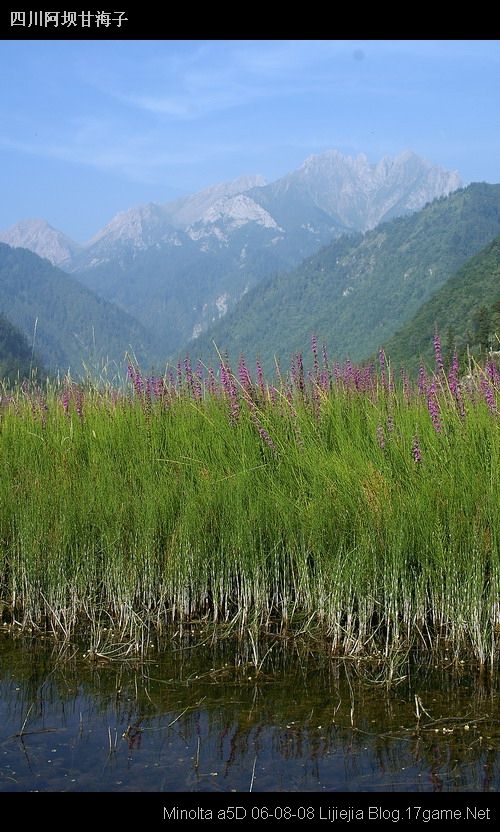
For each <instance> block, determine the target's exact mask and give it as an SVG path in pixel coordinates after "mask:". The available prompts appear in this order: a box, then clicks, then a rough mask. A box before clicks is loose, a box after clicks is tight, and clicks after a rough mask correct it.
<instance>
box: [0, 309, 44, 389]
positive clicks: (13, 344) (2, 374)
mask: <svg viewBox="0 0 500 832" xmlns="http://www.w3.org/2000/svg"><path fill="white" fill-rule="evenodd" d="M31 364H32V350H31V347H30V345H29V343H28V340H27V338H25V336H24V335H23V334H22V332H20V331H19V330H18V329H17V327H15V326H13V325H12V324H11V323H10V321H8V320H7V318H5V317H4V316H3V315H0V381H4V380H8V381H12V382H14V381H15V380H16V379H17V378H18V377H19V378H28V377H29V376H30V373H31ZM33 367H37V369H38V370H39V372H40V373H43V368H41V367H40V363H39V362H38V361H37V359H36V357H34V360H33Z"/></svg>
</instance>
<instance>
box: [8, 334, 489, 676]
mask: <svg viewBox="0 0 500 832" xmlns="http://www.w3.org/2000/svg"><path fill="white" fill-rule="evenodd" d="M312 347H313V353H312V355H313V358H312V362H311V366H312V369H311V370H310V371H309V372H305V371H304V367H303V359H302V356H300V355H298V356H295V358H294V361H293V364H292V368H291V371H290V372H289V373H286V374H281V373H280V372H279V371H278V372H277V376H276V379H275V380H274V381H273V382H268V381H266V380H265V379H264V378H263V375H262V370H261V368H260V366H259V364H257V367H256V372H255V373H250V371H249V369H248V367H247V365H246V363H245V361H244V359H240V361H239V364H238V367H237V368H235V369H234V370H232V369H231V367H230V366H229V363H228V361H227V359H226V358H221V360H220V362H219V365H218V366H217V367H216V368H214V369H212V368H205V367H202V366H201V365H198V366H197V367H194V368H193V367H192V366H191V364H190V361H189V359H186V361H185V362H183V364H182V365H181V364H180V365H179V366H178V367H177V368H174V369H173V370H172V369H171V370H169V371H168V372H167V373H166V374H165V376H164V377H162V378H145V377H144V376H143V375H142V374H141V372H140V370H139V369H138V368H137V367H135V366H133V365H132V364H130V365H129V367H128V382H127V385H126V386H124V387H123V388H122V389H117V388H114V387H111V386H106V385H102V384H100V385H97V384H95V385H94V384H92V383H86V384H84V385H78V384H75V383H74V382H72V380H71V379H70V378H69V377H68V378H66V379H64V381H61V382H60V383H57V384H54V383H53V384H47V385H46V386H45V387H41V388H40V387H37V386H35V385H33V384H27V383H24V384H23V385H21V386H18V387H17V388H16V389H14V390H10V391H8V390H5V389H4V391H3V395H2V402H1V407H0V411H1V416H0V467H1V476H0V602H1V605H3V620H4V621H6V622H10V623H15V624H17V625H20V626H22V627H30V628H32V629H41V630H45V629H51V630H52V631H53V632H54V633H55V634H58V635H61V636H62V637H64V638H69V637H71V636H72V634H73V633H74V631H75V629H76V628H77V627H81V626H85V625H87V626H91V627H93V628H95V627H96V625H97V626H108V627H112V628H115V630H116V631H119V632H120V634H121V635H122V636H123V633H125V632H127V631H129V632H130V633H137V632H138V628H139V629H140V628H144V627H147V628H151V627H154V628H155V629H157V630H159V631H161V630H162V628H166V627H167V626H169V625H170V624H171V623H172V622H174V623H175V622H185V621H193V620H194V619H196V620H198V621H200V620H201V621H202V622H206V623H209V624H210V625H212V624H213V623H214V622H218V623H224V624H225V625H228V624H231V625H232V626H233V627H234V628H238V629H241V630H245V629H247V628H249V627H250V628H251V629H252V630H254V631H255V632H258V631H261V630H269V629H271V628H275V629H276V628H281V629H287V630H292V631H296V632H306V631H307V632H317V633H321V635H322V637H324V638H326V639H327V643H328V644H329V645H330V649H331V650H332V651H333V652H335V653H339V654H349V655H360V656H361V655H367V654H370V655H378V656H387V657H390V656H391V655H393V654H394V653H395V652H397V651H401V650H407V649H411V648H412V647H417V646H418V647H421V648H422V649H428V650H432V649H435V648H436V647H438V646H445V647H446V649H447V650H448V651H451V653H452V655H453V656H455V657H456V658H457V659H458V658H459V657H461V656H465V655H469V656H473V657H474V658H475V659H476V660H477V661H478V662H480V663H481V664H482V665H490V666H493V665H494V663H495V661H496V658H497V652H498V642H499V638H500V561H499V528H500V524H499V519H500V499H499V496H500V489H499V478H500V465H499V461H500V432H499V423H500V420H499V413H498V401H499V391H500V374H499V372H498V369H497V368H496V367H495V365H494V364H493V363H492V362H490V363H489V364H487V366H486V368H483V369H479V368H476V371H475V372H474V373H471V374H469V376H468V377H462V378H460V377H459V372H458V364H457V361H456V358H455V359H454V361H453V363H452V366H451V367H450V368H449V369H448V370H447V371H445V368H444V367H443V365H442V361H441V360H440V345H439V341H438V340H437V342H436V356H437V368H436V372H435V373H434V374H433V375H427V374H426V372H425V370H424V369H423V368H422V369H421V372H420V374H419V377H418V380H416V381H415V382H411V381H410V380H409V379H408V378H407V377H406V376H405V375H404V374H402V375H401V376H398V377H397V378H395V377H394V374H393V372H392V371H391V368H390V367H389V365H388V363H387V361H386V358H385V356H384V354H383V353H381V354H380V358H379V362H378V364H377V366H375V365H370V366H367V367H364V368H356V367H354V366H352V365H351V364H350V363H349V362H348V363H347V364H345V365H343V366H340V365H338V364H332V363H331V362H329V360H328V356H327V354H326V351H325V350H324V349H323V351H322V354H321V355H319V354H318V347H317V344H316V342H315V339H313V344H312Z"/></svg>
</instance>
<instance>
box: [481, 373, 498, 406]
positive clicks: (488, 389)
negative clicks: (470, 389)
mask: <svg viewBox="0 0 500 832" xmlns="http://www.w3.org/2000/svg"><path fill="white" fill-rule="evenodd" d="M480 385H481V390H482V391H483V396H484V398H485V401H486V404H487V405H488V410H489V411H490V413H496V412H497V408H496V404H495V394H494V392H493V387H492V386H491V384H490V382H489V381H488V379H487V378H482V379H481V381H480Z"/></svg>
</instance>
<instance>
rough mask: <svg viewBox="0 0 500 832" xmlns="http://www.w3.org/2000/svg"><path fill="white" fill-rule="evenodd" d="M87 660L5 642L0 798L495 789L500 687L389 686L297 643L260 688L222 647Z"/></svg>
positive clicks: (418, 676)
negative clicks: (41, 793)
mask: <svg viewBox="0 0 500 832" xmlns="http://www.w3.org/2000/svg"><path fill="white" fill-rule="evenodd" d="M83 652H84V651H83V650H82V649H80V648H78V649H77V648H76V647H74V648H73V649H72V652H71V651H69V652H68V651H65V652H64V653H63V654H59V653H58V652H57V650H56V649H55V648H54V646H53V645H52V644H51V643H50V642H49V641H46V642H44V641H40V640H39V639H37V640H32V641H29V640H27V639H25V638H23V639H12V637H10V636H4V635H1V634H0V726H1V727H0V790H3V791H15V790H20V791H26V790H31V789H38V790H63V791H85V790H88V791H101V790H105V791H121V790H123V791H135V790H138V791H178V790H182V791H184V790H188V791H189V790H201V791H212V790H220V791H230V790H237V791H248V790H249V788H250V786H252V789H253V791H254V792H257V791H295V790H296V791H329V790H335V791H346V792H349V791H377V790H383V791H392V790H394V791H400V790H403V791H463V790H467V791H489V790H491V791H496V790H498V788H499V786H500V766H499V760H500V713H499V708H498V703H499V690H498V687H497V686H496V685H497V684H498V683H494V682H492V681H491V679H488V678H484V679H483V678H481V677H480V676H479V675H477V673H475V672H473V671H472V670H470V671H469V670H467V668H465V667H464V668H462V670H458V671H457V670H456V669H455V671H454V672H451V670H450V668H446V667H445V666H439V667H434V666H432V665H429V666H427V667H422V666H420V667H419V668H418V669H417V668H416V667H415V666H407V667H405V668H403V669H402V670H401V677H404V678H401V680H400V682H399V684H398V685H396V686H395V687H392V688H389V689H387V686H385V685H384V684H383V683H382V682H380V681H378V682H376V681H375V680H376V679H377V678H378V675H377V674H378V672H379V669H377V668H372V667H370V666H369V665H367V664H363V665H360V664H357V663H354V662H342V661H339V660H332V659H331V658H330V659H329V658H327V657H326V656H325V654H324V652H323V651H322V650H319V651H317V653H315V652H313V651H312V650H311V649H306V648H304V647H303V646H302V647H299V646H298V645H297V644H295V645H294V644H290V643H286V644H283V643H278V642H276V643H274V645H272V650H271V651H270V652H269V653H268V655H267V657H266V659H265V661H264V662H263V665H262V672H261V674H258V675H256V672H255V666H254V665H253V664H252V653H251V651H250V650H249V647H248V645H235V643H231V642H228V641H226V642H223V643H221V644H219V645H215V646H208V645H205V646H198V647H193V645H192V644H190V643H183V644H182V643H180V642H179V641H178V640H173V641H171V642H170V643H169V644H168V647H167V649H164V650H163V651H162V652H160V653H156V654H155V655H154V656H153V657H152V658H151V660H150V661H148V662H146V663H134V662H128V663H123V662H113V661H110V662H104V661H103V662H102V663H94V662H89V661H88V660H86V659H83V657H82V655H83ZM367 678H369V679H371V681H369V682H367ZM416 696H417V697H418V702H419V703H420V705H421V708H420V707H419V706H418V705H417V704H416V700H415V697H416ZM417 710H418V711H419V712H420V719H418V718H417Z"/></svg>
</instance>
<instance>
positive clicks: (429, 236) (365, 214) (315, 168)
mask: <svg viewBox="0 0 500 832" xmlns="http://www.w3.org/2000/svg"><path fill="white" fill-rule="evenodd" d="M459 186H460V179H459V176H458V174H457V173H456V172H447V171H444V170H443V169H441V168H439V167H437V166H433V165H431V164H430V163H429V162H426V161H425V160H423V159H420V158H419V157H418V156H416V155H415V154H414V153H411V152H406V153H403V154H400V156H397V157H396V158H394V159H390V158H388V157H385V158H384V159H382V160H381V161H380V162H378V163H377V164H370V163H369V162H368V160H367V158H366V157H365V156H362V155H361V156H358V157H357V158H355V159H353V158H350V157H344V156H342V155H341V154H340V153H338V151H330V152H328V153H325V154H322V155H320V156H311V157H309V158H308V159H306V161H305V162H304V164H303V165H302V166H301V167H300V168H298V169H297V170H296V171H293V172H291V173H289V174H287V175H286V176H284V177H282V178H281V179H279V180H277V181H276V182H272V183H269V184H267V183H265V182H264V180H263V179H262V177H259V176H251V177H242V178H240V179H237V180H234V181H233V182H230V183H224V184H221V185H217V186H214V187H212V188H207V189H205V190H203V191H200V192H199V193H197V194H193V195H191V196H187V197H183V198H182V199H178V200H175V201H174V202H170V203H167V204H164V205H161V204H156V203H148V204H145V205H141V206H138V207H137V208H133V209H130V210H127V211H124V212H121V213H119V214H117V215H116V216H115V217H114V218H113V219H112V220H111V221H110V222H109V223H108V224H107V225H106V226H105V227H104V228H103V229H102V230H100V231H99V232H98V233H97V234H95V235H94V237H93V238H92V239H91V240H89V241H88V242H87V243H85V244H78V243H76V242H74V241H72V240H71V239H69V238H68V237H67V236H66V235H65V234H63V232H61V231H58V230H56V229H54V228H52V227H51V226H50V225H49V224H48V223H47V222H45V221H43V220H31V221H30V220H28V221H23V222H20V223H17V224H16V225H15V226H13V227H12V228H11V229H9V230H8V231H6V232H3V233H2V234H0V239H1V240H3V241H4V243H5V245H1V244H0V313H2V314H4V313H5V312H7V311H8V315H7V317H8V318H9V321H10V323H11V324H13V325H14V326H16V327H18V328H19V330H20V331H21V332H22V333H24V335H25V336H26V337H27V338H28V341H29V344H31V346H32V341H33V334H34V332H35V330H36V344H35V346H36V349H37V350H38V351H39V354H40V356H41V360H42V361H43V362H44V364H45V365H46V366H47V367H48V368H49V369H50V370H52V371H54V370H56V369H61V368H62V369H67V367H68V366H71V368H72V371H73V372H75V371H76V372H78V370H79V368H81V366H82V361H85V362H86V363H87V364H88V363H89V362H90V363H93V364H94V366H95V365H96V364H98V363H99V362H100V361H106V360H107V361H109V360H112V361H116V362H123V357H124V355H125V353H126V352H127V351H128V352H131V351H132V350H134V351H135V353H136V355H137V358H138V360H139V361H140V362H141V363H142V364H143V366H152V365H155V366H156V367H157V368H162V367H164V365H165V362H166V360H167V359H169V360H176V359H177V357H178V356H179V355H184V354H185V352H186V349H187V350H188V351H189V352H190V354H191V355H192V356H193V357H198V356H202V357H203V358H206V359H207V361H208V360H209V361H212V360H216V357H217V354H216V352H215V348H214V346H213V342H215V343H216V345H217V347H218V349H219V350H221V351H222V350H226V349H227V350H228V351H229V353H230V355H232V356H234V357H235V358H237V356H238V354H239V353H242V352H243V353H245V354H246V355H247V356H248V358H249V359H251V358H253V357H254V356H256V355H257V354H259V355H260V356H261V359H262V361H263V363H264V364H265V365H266V367H267V369H272V367H273V364H274V356H275V355H280V356H281V357H282V359H283V361H284V362H285V363H286V362H287V361H288V360H289V358H290V356H291V355H292V354H293V353H294V352H297V351H299V350H305V349H306V348H307V346H308V342H309V339H310V336H311V334H312V333H315V334H316V335H317V336H318V337H319V338H320V339H321V340H324V341H325V342H326V343H327V344H328V345H329V347H330V350H331V352H332V353H333V354H334V355H335V357H336V358H342V357H346V356H349V357H350V358H352V359H353V360H360V359H363V358H366V357H367V356H369V355H370V354H373V352H374V351H375V350H376V349H377V348H378V347H380V346H382V345H386V346H387V349H388V350H390V349H392V350H393V351H394V356H395V358H397V359H398V360H399V358H402V359H405V360H410V363H411V362H413V364H415V361H416V360H417V359H416V355H417V353H420V352H421V353H425V354H428V347H429V339H430V340H431V339H432V334H433V331H434V325H435V323H436V322H437V321H438V319H439V321H441V320H444V319H445V317H446V315H445V314H444V306H443V304H445V301H441V306H440V307H439V302H440V301H439V298H440V297H442V298H445V299H446V298H448V301H446V302H452V303H455V300H456V298H457V297H458V295H457V294H456V293H455V294H454V293H453V291H452V288H453V285H454V284H453V280H454V279H455V278H457V280H458V284H457V285H459V284H460V281H462V284H464V281H465V284H464V285H465V286H466V289H465V293H466V295H467V297H468V298H469V299H470V301H471V304H472V307H473V308H472V309H471V310H469V312H468V313H467V316H465V317H466V318H467V321H468V323H467V324H465V323H464V326H465V325H466V326H467V327H469V328H470V327H472V328H473V329H474V327H476V329H477V326H476V323H475V322H476V317H477V314H479V313H478V309H477V308H476V307H477V306H478V304H479V303H481V301H482V299H484V298H487V303H488V304H489V305H490V307H491V310H493V311H492V312H491V314H492V315H493V318H492V319H491V320H493V319H494V318H495V314H496V312H495V309H496V307H495V303H496V292H497V290H496V285H497V283H498V281H497V278H496V277H492V278H491V280H490V281H489V282H488V280H486V283H485V285H484V286H483V284H482V278H481V276H480V274H481V273H482V271H483V270H484V269H486V268H491V264H492V259H491V258H494V256H496V255H495V252H497V249H495V247H493V249H492V251H491V252H490V253H489V254H488V245H490V244H492V240H493V239H494V238H496V237H497V236H498V235H499V234H500V186H495V185H487V184H485V183H479V184H478V183H476V184H473V185H471V186H469V187H468V188H460V187H459ZM9 246H10V247H9ZM26 249H30V251H27V250H26ZM482 252H484V256H483V254H482ZM37 255H40V256H37ZM41 257H43V258H45V259H40V258H41ZM474 257H476V258H478V259H477V260H476V262H475V265H474V262H473V260H471V261H470V262H471V264H472V265H471V266H470V269H471V270H472V271H471V270H468V268H469V267H468V263H469V260H470V258H474ZM47 261H50V262H47ZM461 269H462V271H461V272H460V270H461ZM464 269H465V271H464ZM473 274H474V275H475V277H474V278H471V277H470V275H473ZM495 274H497V273H495ZM464 275H465V277H464ZM468 275H469V277H468ZM469 280H472V283H474V286H475V288H474V290H473V291H472V290H471V293H469V292H468V288H467V285H468V281H469ZM474 281H475V282H474ZM472 283H471V286H472ZM462 284H460V285H462ZM486 284H487V287H486ZM448 290H449V291H450V292H451V294H447V292H448ZM457 291H458V290H457ZM443 292H444V294H443V295H441V293H443ZM462 294H463V292H462ZM450 299H451V300H450ZM433 302H434V303H437V304H438V306H433V305H432V304H433ZM457 303H458V301H457ZM438 307H439V308H438ZM438 313H439V314H438ZM469 313H470V314H469ZM422 314H423V315H424V317H423V318H422V317H420V318H418V316H419V315H420V316H422ZM481 314H482V315H483V319H484V314H485V313H484V310H483V311H481ZM488 314H489V313H488ZM457 315H458V318H460V314H459V313H457ZM474 316H476V317H474ZM433 318H435V319H436V320H435V321H434V320H432V319H433ZM458 318H457V321H456V322H455V323H456V327H457V333H458V336H457V337H458V340H459V341H460V338H462V340H463V337H465V329H464V326H462V323H463V322H462V323H461V322H460V321H461V318H460V320H458ZM462 318H463V315H462ZM495 320H496V319H495ZM412 326H413V327H414V329H412ZM429 332H430V333H431V334H430V335H429ZM408 345H410V346H409V347H408Z"/></svg>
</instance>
